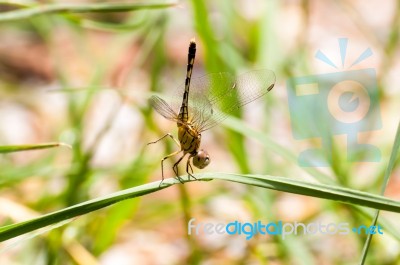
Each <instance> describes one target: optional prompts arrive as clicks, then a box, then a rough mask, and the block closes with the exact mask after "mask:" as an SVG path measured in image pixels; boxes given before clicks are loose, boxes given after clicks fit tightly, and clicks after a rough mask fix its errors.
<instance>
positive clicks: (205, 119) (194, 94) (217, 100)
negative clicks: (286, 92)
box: [189, 70, 275, 131]
mask: <svg viewBox="0 0 400 265" xmlns="http://www.w3.org/2000/svg"><path fill="white" fill-rule="evenodd" d="M274 84H275V74H274V72H272V71H270V70H257V71H251V72H248V73H245V74H242V75H239V76H238V77H237V78H235V77H233V76H232V75H230V74H229V73H216V74H209V75H206V76H204V77H201V78H197V79H193V80H192V82H191V85H190V87H191V89H190V93H189V117H191V119H192V120H193V123H194V124H195V126H196V127H197V128H198V130H199V131H205V130H208V129H210V128H212V127H214V126H215V125H217V124H218V123H220V122H222V121H223V120H225V119H226V118H227V117H228V115H229V114H230V113H232V112H234V111H235V110H236V109H238V108H240V107H242V106H244V105H246V104H248V103H250V102H252V101H254V100H256V99H257V98H259V97H261V96H263V95H264V94H266V93H268V92H269V91H270V90H271V89H272V88H273V86H274Z"/></svg>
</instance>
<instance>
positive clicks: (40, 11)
mask: <svg viewBox="0 0 400 265" xmlns="http://www.w3.org/2000/svg"><path fill="white" fill-rule="evenodd" d="M176 4H177V3H176V2H170V3H156V2H154V3H145V2H141V3H138V2H136V3H93V4H65V3H57V4H46V5H37V6H32V7H29V8H24V9H19V10H15V11H9V12H3V13H0V22H6V21H7V22H9V21H16V20H21V19H28V18H32V17H35V16H39V15H44V14H57V13H89V12H124V11H136V10H141V9H158V8H168V7H171V6H175V5H176Z"/></svg>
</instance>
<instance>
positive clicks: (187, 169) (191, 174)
mask: <svg viewBox="0 0 400 265" xmlns="http://www.w3.org/2000/svg"><path fill="white" fill-rule="evenodd" d="M192 157H193V156H190V157H189V158H188V160H187V162H186V173H188V176H189V179H190V177H192V178H194V179H195V180H198V179H197V178H196V177H195V176H194V175H193V168H192V165H191V164H190V159H191V158H192ZM189 168H190V171H192V173H190V172H189Z"/></svg>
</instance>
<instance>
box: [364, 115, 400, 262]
mask: <svg viewBox="0 0 400 265" xmlns="http://www.w3.org/2000/svg"><path fill="white" fill-rule="evenodd" d="M399 147H400V122H399V124H398V125H397V132H396V137H395V139H394V144H393V149H392V153H391V154H390V159H389V165H388V167H387V169H386V171H385V177H384V180H383V183H382V189H381V194H382V195H383V194H384V193H385V190H386V186H387V184H388V182H389V178H390V175H391V173H392V170H393V167H394V164H395V161H396V158H397V154H398V153H399ZM378 218H379V210H378V211H376V213H375V217H374V220H373V222H372V225H373V226H375V225H376V223H377V222H378ZM372 236H373V234H368V237H367V240H366V241H365V244H364V247H363V252H362V254H361V261H360V264H364V263H365V260H366V258H367V254H368V249H369V246H370V244H371V240H372Z"/></svg>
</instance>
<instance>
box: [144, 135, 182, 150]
mask: <svg viewBox="0 0 400 265" xmlns="http://www.w3.org/2000/svg"><path fill="white" fill-rule="evenodd" d="M167 136H169V137H171V139H172V140H174V142H175V143H176V144H177V145H178V146H179V148H180V147H181V145H180V143H179V142H178V140H176V139H175V138H174V136H173V135H172V134H170V133H167V134H166V135H164V136H163V137H161V138H160V139H158V140H155V141H154V142H150V143H148V144H147V145H149V144H155V143H158V142H159V141H161V140H163V139H164V138H165V137H167Z"/></svg>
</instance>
